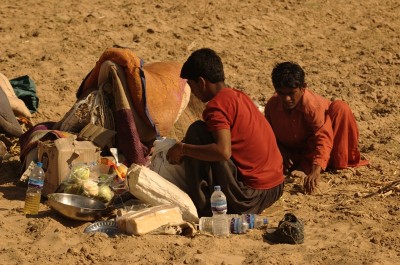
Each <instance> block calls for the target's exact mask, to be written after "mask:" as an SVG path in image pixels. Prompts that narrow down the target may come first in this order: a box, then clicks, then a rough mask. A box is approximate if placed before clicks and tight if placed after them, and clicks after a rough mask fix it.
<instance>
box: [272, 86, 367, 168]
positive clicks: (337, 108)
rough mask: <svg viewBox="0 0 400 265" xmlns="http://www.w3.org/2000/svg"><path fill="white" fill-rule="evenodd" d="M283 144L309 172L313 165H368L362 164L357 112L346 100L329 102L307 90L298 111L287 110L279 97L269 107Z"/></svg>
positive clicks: (280, 142)
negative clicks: (354, 111)
mask: <svg viewBox="0 0 400 265" xmlns="http://www.w3.org/2000/svg"><path fill="white" fill-rule="evenodd" d="M265 117H266V118H267V120H268V121H269V122H270V124H271V126H272V129H273V131H274V133H275V136H276V138H277V141H278V143H279V144H281V145H283V146H284V147H286V148H287V149H289V151H291V152H292V156H293V158H294V162H295V163H296V164H298V165H299V166H300V168H301V169H303V170H304V171H305V172H306V173H309V172H310V170H311V167H312V165H313V164H317V165H319V166H321V168H322V169H324V170H325V169H326V167H327V166H328V165H329V166H331V167H333V168H346V167H353V166H361V165H365V164H368V162H367V161H360V152H359V150H358V147H357V145H358V128H357V124H356V121H355V119H354V116H353V113H352V112H351V109H350V108H349V106H348V105H347V104H346V103H345V102H343V101H335V102H333V103H331V102H330V101H329V100H328V99H326V98H324V97H322V96H320V95H317V94H315V93H313V92H312V91H310V90H308V89H306V90H305V93H304V95H303V97H302V99H301V100H300V102H299V104H298V105H297V106H296V108H295V109H293V110H291V111H288V110H285V109H284V108H283V105H282V102H281V100H280V99H279V98H278V96H277V95H274V96H273V97H271V98H270V99H269V100H268V102H267V104H266V106H265Z"/></svg>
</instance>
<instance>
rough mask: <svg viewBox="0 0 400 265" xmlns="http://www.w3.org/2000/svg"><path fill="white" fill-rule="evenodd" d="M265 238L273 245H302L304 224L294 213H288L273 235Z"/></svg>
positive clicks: (265, 235) (266, 234)
mask: <svg viewBox="0 0 400 265" xmlns="http://www.w3.org/2000/svg"><path fill="white" fill-rule="evenodd" d="M264 238H265V239H266V240H268V241H271V242H273V243H286V244H302V243H303V242H304V223H303V221H301V220H300V219H298V218H297V217H296V216H295V215H294V214H292V213H286V214H285V215H284V217H283V218H282V220H281V221H280V222H279V225H278V228H277V229H276V230H275V231H274V232H272V233H268V232H267V233H265V234H264Z"/></svg>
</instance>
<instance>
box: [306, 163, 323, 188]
mask: <svg viewBox="0 0 400 265" xmlns="http://www.w3.org/2000/svg"><path fill="white" fill-rule="evenodd" d="M320 179H321V167H320V166H319V165H313V167H312V170H311V173H310V174H308V175H307V177H306V178H305V179H304V191H305V193H306V194H313V193H314V191H315V189H316V188H317V186H318V182H319V181H320Z"/></svg>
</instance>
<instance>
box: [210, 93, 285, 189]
mask: <svg viewBox="0 0 400 265" xmlns="http://www.w3.org/2000/svg"><path fill="white" fill-rule="evenodd" d="M203 118H204V121H205V122H206V124H207V127H208V130H209V131H211V132H212V131H217V130H221V129H228V130H230V131H231V142H232V160H233V161H234V163H235V165H236V167H237V168H238V170H239V171H240V173H241V174H242V175H243V182H244V183H245V184H246V185H248V186H249V187H251V188H253V189H270V188H273V187H275V186H277V185H279V184H280V183H282V182H283V180H284V178H283V162H282V156H281V154H280V152H279V149H278V146H277V144H276V140H275V137H274V134H273V131H272V129H271V126H270V125H269V123H268V122H267V120H266V119H265V117H264V116H263V115H262V113H261V112H260V111H259V110H258V109H257V107H256V106H255V104H254V103H253V101H252V100H251V99H250V98H249V97H248V96H247V95H246V94H244V93H242V92H240V91H239V90H236V89H231V88H224V89H221V90H220V91H219V93H218V94H217V95H216V96H215V97H214V98H213V99H212V100H210V101H209V102H208V103H207V106H206V108H205V110H204V112H203Z"/></svg>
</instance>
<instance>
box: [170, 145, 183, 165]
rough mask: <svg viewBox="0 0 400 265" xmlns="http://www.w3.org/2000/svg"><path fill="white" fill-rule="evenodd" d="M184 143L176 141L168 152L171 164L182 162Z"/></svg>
mask: <svg viewBox="0 0 400 265" xmlns="http://www.w3.org/2000/svg"><path fill="white" fill-rule="evenodd" d="M183 145H184V144H183V143H176V144H174V146H172V147H171V148H170V149H169V150H168V152H167V160H168V162H169V163H170V164H172V165H176V164H180V163H182V159H183V152H182V150H183Z"/></svg>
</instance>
